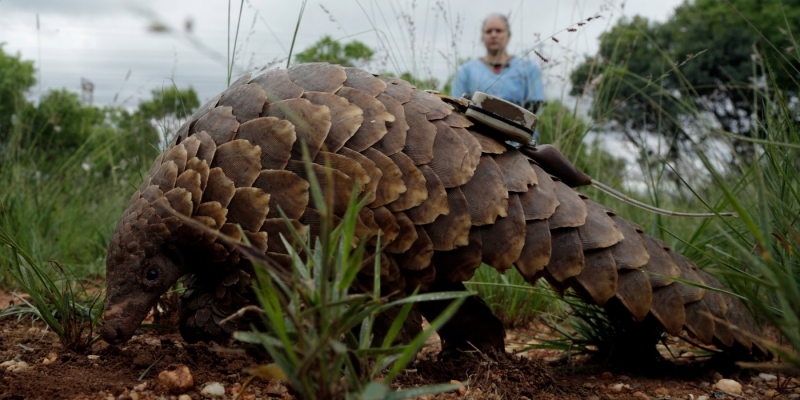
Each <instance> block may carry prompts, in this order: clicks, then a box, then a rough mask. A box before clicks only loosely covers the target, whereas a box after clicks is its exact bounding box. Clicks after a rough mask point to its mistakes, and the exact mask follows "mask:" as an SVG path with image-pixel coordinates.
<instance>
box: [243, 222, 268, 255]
mask: <svg viewBox="0 0 800 400" xmlns="http://www.w3.org/2000/svg"><path fill="white" fill-rule="evenodd" d="M259 228H261V227H259ZM244 234H245V236H247V240H248V241H249V242H250V245H251V246H253V247H255V248H256V249H258V251H260V252H261V253H266V252H267V237H268V234H267V232H251V231H248V230H245V231H244Z"/></svg>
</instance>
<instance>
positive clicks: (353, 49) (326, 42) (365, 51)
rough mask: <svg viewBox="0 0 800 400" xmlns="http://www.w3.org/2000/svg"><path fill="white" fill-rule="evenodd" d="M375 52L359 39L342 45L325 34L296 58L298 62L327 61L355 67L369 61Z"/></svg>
mask: <svg viewBox="0 0 800 400" xmlns="http://www.w3.org/2000/svg"><path fill="white" fill-rule="evenodd" d="M373 54H375V52H374V51H373V50H372V49H370V48H369V47H368V46H367V45H365V44H364V43H361V42H359V41H357V40H353V41H351V42H350V43H347V44H345V45H342V44H341V43H340V42H339V41H337V40H333V39H332V38H331V37H330V36H328V35H325V36H323V37H322V39H320V40H318V41H317V42H316V43H314V44H313V45H311V47H309V48H307V49H305V50H303V52H302V53H299V54H297V55H296V56H295V58H294V59H295V61H296V62H298V63H309V62H327V63H331V64H339V65H344V66H345V67H353V66H355V65H358V64H363V63H366V62H368V61H369V60H370V58H371V57H372V55H373Z"/></svg>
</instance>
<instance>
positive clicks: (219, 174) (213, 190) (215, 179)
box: [202, 168, 236, 207]
mask: <svg viewBox="0 0 800 400" xmlns="http://www.w3.org/2000/svg"><path fill="white" fill-rule="evenodd" d="M235 189H236V186H235V185H234V184H233V181H232V180H230V179H228V177H226V176H225V172H223V171H222V168H211V169H210V170H209V172H208V184H207V185H206V188H205V190H204V191H203V201H202V202H203V203H205V202H207V201H216V202H219V204H220V205H221V206H222V207H227V206H228V203H230V202H231V199H232V198H233V193H234V190H235Z"/></svg>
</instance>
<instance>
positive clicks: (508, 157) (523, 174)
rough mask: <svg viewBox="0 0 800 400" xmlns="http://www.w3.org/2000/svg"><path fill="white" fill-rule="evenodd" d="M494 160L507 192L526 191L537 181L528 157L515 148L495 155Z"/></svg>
mask: <svg viewBox="0 0 800 400" xmlns="http://www.w3.org/2000/svg"><path fill="white" fill-rule="evenodd" d="M494 161H495V162H496V163H497V166H498V167H500V171H501V172H502V173H503V182H504V183H505V185H506V188H508V191H509V192H527V191H528V186H533V185H536V184H537V183H538V182H539V180H538V179H537V174H536V171H534V170H533V168H531V166H530V162H529V161H528V158H527V157H525V156H524V155H522V153H520V152H519V150H517V149H513V148H512V149H509V150H508V151H507V152H505V153H503V154H500V155H497V156H495V157H494Z"/></svg>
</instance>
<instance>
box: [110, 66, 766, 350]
mask: <svg viewBox="0 0 800 400" xmlns="http://www.w3.org/2000/svg"><path fill="white" fill-rule="evenodd" d="M303 144H305V146H306V147H307V150H308V154H309V155H310V158H311V160H313V164H312V166H313V168H312V169H311V171H312V172H309V170H307V169H306V164H305V163H304V162H303V161H302V159H303V158H302V155H303ZM545 150H547V151H545ZM552 150H554V149H546V148H545V147H544V146H542V147H540V148H539V149H538V150H531V149H529V148H528V149H523V151H521V150H520V149H519V148H516V147H512V146H510V145H509V144H506V143H505V142H504V141H503V140H502V139H498V138H497V137H496V135H495V134H494V132H492V131H491V129H489V128H486V127H482V126H479V125H474V124H473V122H471V121H470V120H469V119H468V118H466V117H465V116H464V115H463V114H461V113H458V112H456V111H455V110H454V109H453V107H452V106H451V105H449V104H448V103H447V102H444V101H442V99H441V98H440V97H437V96H435V95H434V94H431V93H428V92H426V91H422V90H417V89H416V88H415V87H414V86H412V85H411V84H410V83H408V82H406V81H403V80H400V79H397V78H392V77H385V76H377V75H373V74H370V73H368V72H366V71H363V70H361V69H357V68H345V67H341V66H337V65H330V64H325V63H309V64H301V65H296V66H293V67H291V68H288V69H275V70H269V71H267V72H266V73H263V74H262V75H260V76H256V77H253V78H251V77H250V76H249V75H248V76H245V77H242V78H241V79H239V80H238V81H236V82H234V83H233V84H232V85H231V86H230V87H229V88H228V89H227V90H225V91H224V92H222V93H221V94H219V95H217V96H216V97H214V98H213V99H211V100H210V101H209V102H208V103H206V104H205V105H204V106H202V107H201V108H200V109H199V110H198V111H197V112H196V113H195V114H194V115H193V116H192V117H191V118H189V120H188V121H187V122H186V123H185V124H183V125H182V126H181V127H180V128H179V129H178V131H177V132H176V134H175V138H174V140H173V141H172V143H171V144H170V145H169V147H168V148H167V149H166V150H165V151H164V152H163V153H161V155H159V156H158V158H157V159H156V160H155V162H154V163H153V166H152V168H151V170H150V173H149V175H148V177H147V178H146V179H145V180H144V182H143V183H142V184H141V186H140V187H139V190H137V191H136V192H135V193H134V194H133V196H132V197H131V200H130V203H129V204H128V206H127V209H126V210H125V211H124V213H123V215H122V217H121V219H120V220H119V223H118V224H117V226H116V229H115V231H114V234H113V237H112V239H111V243H110V247H109V250H108V257H107V260H106V268H107V270H106V271H107V272H106V279H107V297H106V301H105V323H104V325H103V326H102V330H101V332H102V337H103V339H105V341H107V342H109V343H111V344H118V343H122V342H125V341H127V340H128V339H129V338H130V337H131V336H132V335H133V334H134V331H136V329H137V328H138V326H139V324H140V323H141V321H142V320H143V319H144V318H145V317H146V315H147V314H148V311H149V310H150V309H151V308H152V307H153V305H154V304H155V303H156V302H157V300H158V298H159V296H161V295H162V294H164V293H165V292H166V291H167V290H168V289H169V288H170V287H171V286H172V285H173V284H175V283H176V281H177V280H178V279H179V278H181V277H183V276H186V279H185V281H184V282H185V286H186V287H187V290H186V291H185V293H184V294H183V297H182V299H181V314H180V320H181V322H180V325H181V333H182V335H183V336H184V337H185V338H186V339H187V340H189V341H197V340H207V339H213V338H216V337H220V336H225V335H229V334H230V333H232V332H233V331H234V330H236V329H237V328H238V326H237V324H236V322H234V321H223V319H225V318H226V317H227V316H229V315H231V314H232V313H234V312H236V311H237V310H238V309H240V308H241V307H243V306H246V305H248V304H252V303H254V302H255V298H254V294H253V291H252V287H251V285H252V281H253V274H254V272H253V266H252V264H251V263H249V262H248V261H247V260H246V259H245V258H244V257H242V256H241V255H240V253H239V252H238V251H237V250H236V249H234V248H232V247H231V246H228V245H226V244H225V243H223V242H221V241H219V240H217V238H215V237H214V236H213V235H208V234H203V233H201V232H199V231H197V230H195V229H192V228H191V227H190V226H187V225H186V224H183V223H181V219H180V218H178V217H176V216H175V215H174V214H173V213H174V212H177V213H180V214H182V215H184V216H186V217H191V218H192V219H193V220H195V221H197V222H199V223H202V224H204V225H206V226H207V227H209V228H211V229H213V230H214V231H219V232H222V233H225V234H227V235H230V236H233V237H237V238H242V236H241V234H240V232H244V235H245V236H247V239H248V240H249V241H250V243H251V244H252V245H254V246H255V247H256V248H258V249H259V251H261V252H263V253H265V254H266V255H267V256H269V257H270V258H272V259H274V260H277V261H278V262H279V263H281V262H283V263H284V264H285V265H288V263H287V258H288V256H287V250H286V248H285V247H284V246H283V244H282V242H281V240H280V234H284V235H287V234H288V233H287V232H288V230H287V225H286V224H285V222H284V221H283V220H282V219H281V214H280V213H279V211H278V210H279V209H280V210H282V211H283V212H284V213H285V215H286V216H287V217H288V219H289V220H290V221H291V223H292V224H293V225H294V226H295V227H296V228H297V229H299V230H300V231H302V232H308V231H310V232H311V234H312V235H314V234H316V233H317V232H318V230H319V221H320V213H319V212H318V211H317V207H316V205H315V204H314V201H313V199H312V198H311V197H310V196H309V183H308V175H309V174H310V173H313V174H315V175H316V176H317V178H319V179H318V180H319V182H320V183H321V184H322V185H323V186H326V185H333V188H332V189H333V190H330V191H328V192H329V193H333V197H334V198H332V199H327V201H329V202H330V203H331V204H332V210H333V213H334V214H335V215H337V216H341V215H342V214H343V212H344V211H345V209H346V207H347V203H348V200H349V198H350V196H351V194H352V192H353V190H355V191H357V192H358V193H359V194H360V195H362V196H367V206H366V207H365V208H363V209H362V210H361V211H360V212H359V214H358V216H359V218H358V219H357V232H358V234H359V236H360V237H361V238H362V240H368V241H369V242H368V243H369V244H370V245H372V249H373V250H372V251H373V254H374V255H376V256H378V255H379V256H380V258H381V264H380V274H381V285H382V287H381V289H382V291H383V292H384V293H397V292H400V293H403V292H406V293H410V292H411V291H413V290H414V289H416V288H419V289H420V290H421V291H423V292H424V291H432V290H444V291H447V290H463V289H464V285H463V284H462V282H463V281H465V280H468V279H470V278H471V277H472V276H473V274H474V272H475V270H476V269H477V268H478V266H479V265H480V264H481V263H485V264H488V265H490V266H492V267H494V268H496V269H497V270H498V271H500V272H501V273H502V272H505V271H506V270H508V269H509V268H511V267H512V266H513V267H515V268H516V269H517V270H518V271H519V272H520V273H521V274H522V276H523V277H524V278H525V279H526V280H527V281H528V282H530V283H534V282H535V281H536V280H537V279H539V278H541V277H544V278H546V279H547V280H548V282H549V283H550V284H551V285H552V286H553V287H555V288H557V289H558V290H560V291H562V292H563V290H565V289H567V288H569V287H572V288H574V289H575V290H576V291H577V292H578V293H580V294H581V295H582V296H583V297H584V298H586V299H587V300H588V301H592V302H594V303H596V304H597V305H600V306H607V307H612V306H613V307H616V308H617V309H621V310H623V312H624V313H626V315H627V318H628V319H629V320H635V321H644V320H646V319H647V320H649V321H654V323H656V324H657V325H659V326H661V327H663V329H664V330H666V331H667V332H669V333H670V334H673V335H678V334H680V333H681V331H682V330H683V329H686V330H687V331H688V332H690V333H691V334H692V335H693V336H694V337H696V338H697V340H699V341H700V342H701V343H704V344H712V343H713V344H717V345H719V346H725V347H732V346H739V347H741V348H744V349H745V350H747V351H750V350H751V349H754V346H755V349H758V350H761V351H762V352H766V350H764V349H763V348H761V347H760V346H761V345H760V344H759V343H756V342H754V341H753V340H752V339H751V337H752V336H751V335H757V332H758V328H757V326H756V324H755V321H754V319H753V317H752V315H751V314H750V313H749V312H748V311H747V309H746V308H745V307H744V305H743V304H742V303H741V302H740V301H739V300H738V299H737V298H734V297H733V296H729V295H726V294H724V293H721V292H718V291H709V290H704V289H702V288H700V287H697V286H692V285H688V284H684V283H682V282H681V281H691V282H696V283H699V284H702V285H705V286H707V287H716V288H722V285H721V284H720V283H719V282H718V281H717V280H716V279H715V278H714V277H713V276H711V275H709V274H708V273H706V272H704V271H701V270H699V269H698V268H697V266H696V265H695V264H694V263H693V262H692V261H691V260H689V259H688V258H686V257H684V256H682V255H681V254H678V253H676V252H675V251H673V250H672V249H671V248H670V246H668V245H667V244H666V243H664V242H662V241H661V240H659V239H656V238H654V237H652V236H649V235H647V234H645V233H643V231H642V228H640V227H639V226H637V225H636V224H634V223H631V222H629V221H627V220H625V219H623V218H621V217H619V216H618V215H617V214H616V213H615V212H614V211H613V210H611V209H610V208H608V207H605V206H603V205H601V204H598V203H595V202H593V201H592V200H590V199H589V198H588V197H587V196H585V195H583V194H582V193H580V192H577V191H575V190H574V189H573V188H572V187H571V186H577V185H578V183H580V182H579V181H581V179H576V175H575V173H574V171H572V170H570V168H569V167H571V165H569V163H568V162H566V161H565V160H564V159H561V158H558V157H555V158H551V157H547V156H545V157H537V152H543V153H547V154H553V152H552ZM555 153H557V152H555ZM558 154H560V153H558ZM565 165H566V168H565V167H564V166H565ZM326 166H329V167H330V168H331V169H332V170H331V171H328V170H326V168H327V167H326ZM573 169H574V168H573ZM326 172H330V174H329V178H326ZM577 176H578V178H580V177H581V175H580V173H578V175H577ZM237 225H239V226H241V229H242V230H241V231H240V230H239V228H238V226H237ZM379 231H380V232H381V244H382V246H381V248H380V249H375V241H376V240H375V237H376V235H377V234H378V232H379ZM378 253H379V254H378ZM646 271H648V272H652V274H651V273H648V272H646ZM372 272H373V271H372V269H371V267H369V268H364V270H363V271H362V274H363V275H365V276H368V275H369V274H371V273H372ZM442 308H443V305H442V304H441V303H436V302H433V303H421V304H420V305H419V311H421V314H422V315H423V316H425V317H426V318H429V319H430V318H433V317H435V316H436V315H437V314H438V313H439V312H441V310H442ZM420 321H421V318H419V317H417V318H411V319H410V320H409V322H407V324H411V325H412V328H411V331H414V329H417V330H418V325H419V324H420ZM720 321H727V322H729V323H730V324H731V325H736V326H738V327H739V329H735V328H732V327H731V326H730V325H728V324H725V323H721V322H720ZM415 324H416V328H415V327H414V326H415ZM440 334H441V337H442V339H443V341H444V343H445V344H446V345H449V346H450V347H453V346H455V347H459V348H471V346H472V345H475V346H476V347H478V348H481V349H489V348H497V349H502V348H503V338H504V331H503V327H502V324H500V322H499V320H498V319H497V318H496V317H495V316H494V315H493V314H492V313H491V311H490V310H489V308H488V307H487V306H486V304H485V303H483V302H482V301H481V300H480V299H478V298H477V297H472V298H470V299H468V301H466V302H465V303H464V304H463V305H462V306H461V309H460V310H459V311H458V312H457V314H456V315H455V317H454V318H452V319H451V321H450V322H449V323H448V324H447V325H446V326H445V327H444V328H443V329H442V330H441V332H440Z"/></svg>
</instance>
